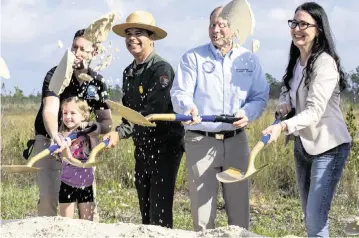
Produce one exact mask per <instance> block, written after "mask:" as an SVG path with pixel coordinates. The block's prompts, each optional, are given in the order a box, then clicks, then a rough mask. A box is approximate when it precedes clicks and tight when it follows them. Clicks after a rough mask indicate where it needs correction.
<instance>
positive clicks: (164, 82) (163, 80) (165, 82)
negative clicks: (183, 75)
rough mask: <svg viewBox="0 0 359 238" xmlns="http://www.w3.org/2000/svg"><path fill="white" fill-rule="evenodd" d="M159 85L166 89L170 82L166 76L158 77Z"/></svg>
mask: <svg viewBox="0 0 359 238" xmlns="http://www.w3.org/2000/svg"><path fill="white" fill-rule="evenodd" d="M160 84H161V85H162V87H163V88H165V87H167V86H168V85H169V84H170V80H169V79H168V76H167V75H161V76H160Z"/></svg>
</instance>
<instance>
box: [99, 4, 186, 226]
mask: <svg viewBox="0 0 359 238" xmlns="http://www.w3.org/2000/svg"><path fill="white" fill-rule="evenodd" d="M113 31H114V32H115V33H116V34H117V35H119V36H121V37H124V38H125V43H126V47H127V49H128V51H129V52H130V53H131V54H132V55H133V57H134V60H133V62H132V63H131V64H130V65H129V66H128V67H127V68H126V69H125V70H124V72H123V99H122V103H123V105H124V106H127V107H130V108H131V109H133V110H135V111H138V112H140V113H141V114H142V115H143V116H147V115H149V114H153V113H173V108H172V104H171V99H170V89H171V85H172V81H173V79H174V71H173V68H172V67H171V65H170V64H169V63H168V62H166V60H164V59H163V58H162V57H161V56H159V55H158V54H157V53H156V52H155V51H154V41H155V40H160V39H163V38H165V37H166V35H167V33H166V32H165V31H164V30H163V29H161V28H159V27H157V26H155V20H154V18H153V16H152V14H151V13H148V12H144V11H136V12H133V13H131V14H130V15H129V16H128V18H127V19H126V23H123V24H119V25H115V26H114V27H113ZM156 124H157V126H156V127H154V128H153V127H143V126H138V125H134V126H133V125H131V124H130V123H129V122H128V121H126V120H123V123H122V124H121V125H120V126H118V127H117V129H116V130H117V132H118V133H117V132H111V133H109V134H108V135H105V138H110V147H111V146H114V145H116V144H117V142H118V140H119V138H121V139H123V138H128V137H130V136H132V139H133V142H134V145H135V153H134V157H135V161H136V163H135V185H136V189H137V193H138V199H139V205H140V210H141V215H142V223H143V224H153V225H160V226H165V227H170V228H172V226H173V216H172V207H173V196H174V188H175V182H176V176H177V171H178V167H179V165H180V161H181V158H182V155H183V152H184V150H183V146H182V142H183V136H184V129H183V126H182V124H181V123H179V122H156Z"/></svg>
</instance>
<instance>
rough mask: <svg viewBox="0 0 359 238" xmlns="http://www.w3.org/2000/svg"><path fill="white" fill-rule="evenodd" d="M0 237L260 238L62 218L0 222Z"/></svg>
mask: <svg viewBox="0 0 359 238" xmlns="http://www.w3.org/2000/svg"><path fill="white" fill-rule="evenodd" d="M0 236H1V237H2V238H5V237H168V238H169V237H185V238H190V237H261V236H258V235H255V234H253V233H250V232H248V231H247V230H245V229H243V228H240V227H236V226H229V227H223V228H217V229H214V230H207V231H206V232H197V233H196V232H194V231H185V230H177V229H167V228H163V227H159V226H149V225H135V224H128V223H116V224H105V223H94V222H90V221H85V220H79V219H69V218H63V217H36V218H28V219H23V220H12V221H1V232H0Z"/></svg>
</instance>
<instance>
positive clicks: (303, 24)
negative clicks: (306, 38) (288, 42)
mask: <svg viewBox="0 0 359 238" xmlns="http://www.w3.org/2000/svg"><path fill="white" fill-rule="evenodd" d="M288 26H289V27H290V28H292V29H295V28H296V27H297V26H299V29H300V30H305V29H307V28H308V27H316V26H317V25H315V24H310V23H308V22H305V21H299V22H298V21H296V20H288Z"/></svg>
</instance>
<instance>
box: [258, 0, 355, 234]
mask: <svg viewBox="0 0 359 238" xmlns="http://www.w3.org/2000/svg"><path fill="white" fill-rule="evenodd" d="M288 24H289V27H290V28H291V30H290V31H291V36H292V43H291V47H290V53H289V62H288V66H287V69H286V74H285V75H284V77H283V81H284V86H283V88H282V92H281V95H280V98H279V104H278V105H277V109H276V110H277V112H278V113H280V114H281V115H283V116H284V115H286V114H288V113H289V112H290V111H291V110H295V116H293V117H292V118H290V119H287V120H284V121H282V122H281V123H280V124H277V125H272V126H269V127H268V128H266V129H265V130H264V131H263V132H262V133H263V134H270V135H271V139H270V141H269V143H270V142H272V141H276V140H277V139H278V137H279V136H280V134H281V132H285V133H286V134H287V135H290V134H293V135H294V136H295V142H294V156H295V164H296V174H297V183H298V188H299V194H300V198H301V202H302V209H303V212H304V217H305V226H306V231H307V234H308V236H310V237H312V236H321V237H329V229H328V213H329V211H330V206H331V202H332V200H333V196H334V193H335V189H336V185H337V183H338V181H339V179H340V178H341V176H342V172H343V169H344V166H345V161H346V159H347V157H348V156H349V153H350V148H351V144H350V143H351V137H350V134H349V132H348V129H347V127H346V124H345V121H344V119H343V116H342V112H341V110H340V93H341V91H342V90H344V89H345V79H344V73H343V70H342V68H341V65H340V60H339V57H338V55H337V53H336V50H335V46H334V42H333V37H332V35H331V31H330V26H329V22H328V17H327V15H326V13H325V11H324V9H323V8H322V7H321V6H320V5H318V4H317V3H314V2H307V3H304V4H302V5H300V6H299V7H298V8H297V9H296V10H295V15H294V18H293V19H292V20H289V21H288Z"/></svg>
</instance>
